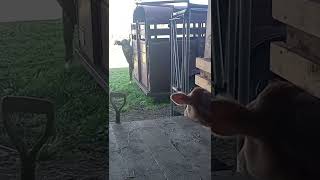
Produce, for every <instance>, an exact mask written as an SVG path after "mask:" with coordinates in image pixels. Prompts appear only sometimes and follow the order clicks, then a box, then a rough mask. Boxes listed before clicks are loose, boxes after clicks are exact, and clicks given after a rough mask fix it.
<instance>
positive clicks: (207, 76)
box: [200, 71, 211, 81]
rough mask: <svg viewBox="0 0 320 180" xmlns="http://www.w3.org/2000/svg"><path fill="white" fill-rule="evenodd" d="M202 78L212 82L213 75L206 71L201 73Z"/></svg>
mask: <svg viewBox="0 0 320 180" xmlns="http://www.w3.org/2000/svg"><path fill="white" fill-rule="evenodd" d="M200 76H201V77H203V78H205V79H207V80H209V81H211V74H210V73H207V72H205V71H200Z"/></svg>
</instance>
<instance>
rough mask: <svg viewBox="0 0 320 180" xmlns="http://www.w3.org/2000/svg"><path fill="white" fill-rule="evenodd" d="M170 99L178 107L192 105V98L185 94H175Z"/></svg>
mask: <svg viewBox="0 0 320 180" xmlns="http://www.w3.org/2000/svg"><path fill="white" fill-rule="evenodd" d="M170 99H171V101H172V102H174V103H175V104H176V105H178V106H182V105H188V104H191V97H190V96H188V95H186V94H184V93H173V94H172V95H171V96H170Z"/></svg>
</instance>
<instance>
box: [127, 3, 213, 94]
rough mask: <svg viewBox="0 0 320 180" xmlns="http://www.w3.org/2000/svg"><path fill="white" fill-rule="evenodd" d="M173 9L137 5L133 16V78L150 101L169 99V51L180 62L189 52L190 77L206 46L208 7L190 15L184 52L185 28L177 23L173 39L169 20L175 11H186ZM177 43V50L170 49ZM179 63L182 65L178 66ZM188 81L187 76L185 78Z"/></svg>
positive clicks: (171, 5) (173, 6)
mask: <svg viewBox="0 0 320 180" xmlns="http://www.w3.org/2000/svg"><path fill="white" fill-rule="evenodd" d="M188 6H189V4H187V6H175V4H174V3H171V4H168V3H163V2H161V1H160V2H155V1H153V2H152V3H138V4H137V7H136V9H135V11H134V15H133V23H132V25H131V27H132V46H133V50H134V78H135V80H136V82H137V84H138V85H139V87H140V88H141V89H142V91H143V92H144V93H145V94H146V95H150V96H153V97H168V95H169V94H170V92H171V91H170V87H171V73H172V71H171V65H172V64H171V61H172V51H174V50H177V51H179V52H180V57H179V60H180V61H181V60H182V59H183V58H184V57H183V56H182V53H181V51H188V53H189V54H190V57H189V56H188V61H187V62H188V67H189V68H188V69H189V71H190V73H188V74H190V76H193V75H194V74H196V73H197V69H196V68H195V60H196V57H198V56H202V55H203V49H204V42H205V38H204V37H205V30H206V29H205V23H206V17H207V12H206V9H207V6H204V7H202V9H204V10H203V11H199V12H200V13H199V12H198V13H197V14H196V13H190V19H189V21H188V24H189V25H190V26H189V29H188V30H189V31H190V34H191V36H190V44H189V46H190V47H189V48H188V49H186V48H183V41H184V39H183V36H185V35H186V34H185V31H186V28H185V27H186V24H187V21H185V22H184V24H185V25H183V21H182V20H179V21H178V22H177V27H175V32H177V33H176V34H175V35H176V36H175V37H173V36H172V30H173V29H172V24H171V22H170V20H171V19H172V17H173V14H175V13H176V12H177V11H181V10H183V9H186V8H189V7H188ZM173 40H177V49H174V48H173V47H172V45H171V44H172V41H173ZM180 63H181V62H180ZM188 78H189V76H188Z"/></svg>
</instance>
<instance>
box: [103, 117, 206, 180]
mask: <svg viewBox="0 0 320 180" xmlns="http://www.w3.org/2000/svg"><path fill="white" fill-rule="evenodd" d="M210 144H211V133H210V131H209V130H208V129H206V128H204V127H202V126H200V125H199V124H196V123H194V122H192V121H191V120H189V119H186V118H185V117H174V118H167V119H158V120H145V121H133V122H123V123H121V124H115V123H110V126H109V179H112V180H117V179H119V180H120V179H121V180H123V179H139V180H144V179H145V180H147V179H153V180H158V179H159V180H160V179H168V180H179V179H181V180H182V179H183V180H189V179H190V180H191V179H192V180H193V179H202V180H209V179H211V166H210V164H211V163H210V157H211V155H210V154H211V145H210Z"/></svg>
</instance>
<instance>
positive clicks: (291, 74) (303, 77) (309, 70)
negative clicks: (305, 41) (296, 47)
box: [270, 43, 320, 98]
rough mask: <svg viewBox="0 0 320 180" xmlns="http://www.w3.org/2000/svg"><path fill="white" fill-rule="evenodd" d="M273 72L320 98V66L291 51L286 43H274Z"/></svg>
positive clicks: (271, 66)
mask: <svg viewBox="0 0 320 180" xmlns="http://www.w3.org/2000/svg"><path fill="white" fill-rule="evenodd" d="M270 53H271V55H270V57H271V59H270V68H271V71H272V72H274V73H276V74H278V75H279V76H281V77H283V78H285V79H287V80H288V81H290V82H292V83H293V84H296V85H297V86H299V87H301V88H303V89H305V90H306V91H308V92H309V93H310V94H312V95H314V96H316V97H319V98H320V66H319V65H318V64H315V63H313V62H312V61H310V60H308V59H306V58H305V57H303V55H301V54H297V53H295V52H293V51H289V50H288V49H287V48H286V46H285V44H284V43H272V44H271V51H270Z"/></svg>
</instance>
